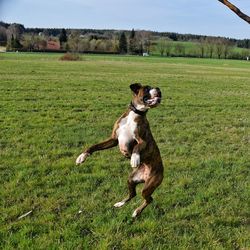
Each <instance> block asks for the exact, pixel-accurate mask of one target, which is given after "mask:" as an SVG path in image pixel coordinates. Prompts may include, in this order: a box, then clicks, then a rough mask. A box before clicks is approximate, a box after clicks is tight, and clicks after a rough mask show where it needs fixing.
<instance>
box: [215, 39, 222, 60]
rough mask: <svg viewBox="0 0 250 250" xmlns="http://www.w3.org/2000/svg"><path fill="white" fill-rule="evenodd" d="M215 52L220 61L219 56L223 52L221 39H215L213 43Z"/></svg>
mask: <svg viewBox="0 0 250 250" xmlns="http://www.w3.org/2000/svg"><path fill="white" fill-rule="evenodd" d="M215 50H216V53H217V56H218V58H219V59H221V56H222V53H223V50H224V44H223V39H221V38H219V39H217V41H216V42H215Z"/></svg>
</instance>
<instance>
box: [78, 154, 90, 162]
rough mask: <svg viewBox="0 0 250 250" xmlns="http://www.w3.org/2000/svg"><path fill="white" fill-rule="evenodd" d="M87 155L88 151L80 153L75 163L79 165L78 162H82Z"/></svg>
mask: <svg viewBox="0 0 250 250" xmlns="http://www.w3.org/2000/svg"><path fill="white" fill-rule="evenodd" d="M88 156H89V154H88V153H82V154H80V155H79V156H78V157H77V159H76V165H79V164H81V163H83V162H84V161H85V160H86V158H87V157H88Z"/></svg>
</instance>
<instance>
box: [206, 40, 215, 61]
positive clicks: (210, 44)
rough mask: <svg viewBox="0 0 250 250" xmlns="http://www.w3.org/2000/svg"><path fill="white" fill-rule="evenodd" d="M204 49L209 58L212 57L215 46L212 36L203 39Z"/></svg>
mask: <svg viewBox="0 0 250 250" xmlns="http://www.w3.org/2000/svg"><path fill="white" fill-rule="evenodd" d="M205 45H206V50H207V54H208V56H209V58H212V57H213V53H214V48H215V41H214V38H212V37H207V38H206V40H205Z"/></svg>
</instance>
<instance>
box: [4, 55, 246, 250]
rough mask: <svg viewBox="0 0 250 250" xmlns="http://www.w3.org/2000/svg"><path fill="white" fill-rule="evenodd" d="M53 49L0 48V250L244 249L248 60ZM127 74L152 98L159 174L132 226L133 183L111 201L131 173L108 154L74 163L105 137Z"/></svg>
mask: <svg viewBox="0 0 250 250" xmlns="http://www.w3.org/2000/svg"><path fill="white" fill-rule="evenodd" d="M60 56H61V55H59V54H22V53H18V54H17V53H13V54H9V53H5V54H0V96H1V99H0V147H1V148H0V159H1V160H0V180H1V185H0V193H1V196H0V215H1V216H0V248H1V249H192V250H193V249H249V247H250V242H249V239H250V233H249V223H250V220H249V215H250V213H249V206H250V204H249V196H250V191H249V190H250V189H249V176H250V173H249V169H250V161H249V159H250V151H249V145H250V121H249V118H250V65H249V63H248V62H245V61H230V60H208V59H185V58H154V57H148V58H142V57H133V56H91V55H88V56H85V55H84V56H82V61H79V62H63V61H59V58H60ZM135 81H140V82H143V83H147V84H151V85H153V86H158V87H160V88H161V90H162V93H163V98H164V99H163V103H162V105H161V106H160V107H158V108H156V109H153V110H151V111H150V112H149V113H148V119H149V121H150V124H151V129H152V131H153V134H154V136H155V139H156V141H157V143H158V146H159V148H160V151H161V154H162V158H163V161H164V166H165V178H164V181H163V183H162V185H161V186H160V187H159V188H158V189H157V190H156V192H155V193H154V195H153V197H154V202H153V203H152V204H151V205H150V206H149V207H148V208H146V210H145V211H144V212H143V214H142V216H141V217H140V218H138V219H137V220H135V221H133V220H131V215H132V212H133V210H134V209H135V208H136V207H137V206H138V205H139V204H140V203H141V202H142V199H141V195H140V192H139V191H140V190H141V186H139V187H138V196H137V197H136V198H135V199H134V200H132V201H131V202H130V203H129V204H128V205H126V206H125V207H123V208H121V209H114V208H113V207H112V206H113V204H114V203H115V202H117V201H120V200H121V199H122V198H123V197H124V196H125V195H126V193H127V188H126V180H127V176H128V174H129V173H130V171H131V167H130V165H129V161H128V160H126V159H124V158H123V157H122V156H121V154H120V153H119V151H118V149H117V148H115V149H111V150H109V151H103V152H100V153H95V154H93V155H92V157H90V158H88V159H87V161H86V162H85V163H84V164H83V165H81V166H75V164H74V162H75V159H76V157H77V156H78V154H79V153H80V152H81V150H82V148H84V147H86V146H88V145H91V144H94V143H96V142H99V141H101V140H103V139H106V138H107V137H108V136H109V135H110V133H111V130H112V125H113V123H114V121H115V120H116V119H117V118H118V117H119V115H120V114H121V113H122V112H123V111H124V110H125V109H126V107H127V105H128V103H129V102H130V90H129V87H128V86H129V84H130V83H131V82H135ZM30 210H32V213H31V214H30V215H28V216H27V217H25V218H22V219H18V217H19V216H21V215H23V214H25V213H26V212H28V211H30ZM79 210H81V211H82V213H79V212H78V211H79Z"/></svg>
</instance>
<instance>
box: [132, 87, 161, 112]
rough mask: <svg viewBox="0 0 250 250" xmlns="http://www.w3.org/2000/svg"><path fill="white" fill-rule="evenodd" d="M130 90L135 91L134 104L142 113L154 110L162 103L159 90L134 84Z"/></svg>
mask: <svg viewBox="0 0 250 250" xmlns="http://www.w3.org/2000/svg"><path fill="white" fill-rule="evenodd" d="M130 89H131V90H132V91H133V104H134V106H135V107H136V109H138V110H140V111H146V110H148V109H149V108H154V107H156V106H158V105H159V104H160V103H161V91H160V89H159V88H152V87H150V86H142V85H141V84H140V83H133V84H131V85H130Z"/></svg>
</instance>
